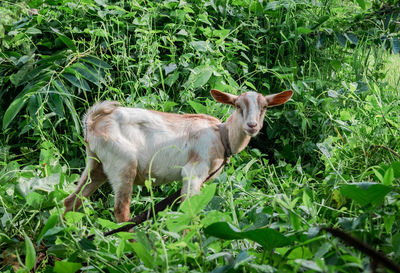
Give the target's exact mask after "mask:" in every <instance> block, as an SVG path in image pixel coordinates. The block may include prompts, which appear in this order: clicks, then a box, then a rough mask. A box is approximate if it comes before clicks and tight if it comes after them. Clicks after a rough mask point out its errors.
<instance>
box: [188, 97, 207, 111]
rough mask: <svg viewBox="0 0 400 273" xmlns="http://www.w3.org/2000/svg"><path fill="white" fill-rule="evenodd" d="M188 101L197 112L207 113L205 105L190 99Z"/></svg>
mask: <svg viewBox="0 0 400 273" xmlns="http://www.w3.org/2000/svg"><path fill="white" fill-rule="evenodd" d="M188 103H189V104H190V106H192V108H193V109H194V111H195V112H196V113H197V114H207V107H205V106H204V105H203V104H201V103H198V102H195V101H192V100H190V101H188Z"/></svg>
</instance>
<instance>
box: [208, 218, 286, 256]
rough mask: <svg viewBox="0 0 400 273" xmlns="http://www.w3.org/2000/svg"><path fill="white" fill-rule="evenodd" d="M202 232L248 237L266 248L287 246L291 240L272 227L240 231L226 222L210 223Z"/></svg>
mask: <svg viewBox="0 0 400 273" xmlns="http://www.w3.org/2000/svg"><path fill="white" fill-rule="evenodd" d="M204 232H205V233H206V234H207V235H209V236H214V237H217V238H221V239H225V240H237V239H250V240H253V241H255V242H257V243H259V244H260V245H262V247H263V248H264V249H267V250H272V249H274V248H277V247H283V246H287V245H289V244H290V243H291V242H292V240H291V239H289V238H287V237H286V236H284V235H283V234H281V233H280V232H278V231H276V230H274V229H270V228H259V229H253V230H249V231H240V230H238V229H237V228H236V227H234V226H232V225H231V224H229V223H226V222H218V223H214V224H211V225H209V226H208V227H206V228H205V229H204Z"/></svg>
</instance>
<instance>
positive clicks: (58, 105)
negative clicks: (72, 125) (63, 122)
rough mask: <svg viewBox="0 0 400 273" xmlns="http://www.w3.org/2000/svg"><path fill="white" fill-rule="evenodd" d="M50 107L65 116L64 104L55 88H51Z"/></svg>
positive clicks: (59, 114)
mask: <svg viewBox="0 0 400 273" xmlns="http://www.w3.org/2000/svg"><path fill="white" fill-rule="evenodd" d="M48 102H49V106H50V109H51V110H52V111H53V112H54V113H56V114H57V115H58V116H60V117H64V106H63V101H62V99H61V96H60V95H59V94H57V91H56V90H54V89H50V90H49V101H48Z"/></svg>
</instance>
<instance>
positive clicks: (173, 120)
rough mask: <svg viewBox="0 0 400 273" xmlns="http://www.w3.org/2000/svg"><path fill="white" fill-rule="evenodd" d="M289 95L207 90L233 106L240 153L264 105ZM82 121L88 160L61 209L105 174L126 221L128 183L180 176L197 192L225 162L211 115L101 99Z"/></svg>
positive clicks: (75, 204)
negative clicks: (237, 93)
mask: <svg viewBox="0 0 400 273" xmlns="http://www.w3.org/2000/svg"><path fill="white" fill-rule="evenodd" d="M292 94H293V92H292V91H291V90H288V91H284V92H281V93H278V94H272V95H268V96H263V95H261V94H259V93H256V92H246V93H243V94H241V95H239V96H236V95H232V94H228V93H224V92H221V91H218V90H211V95H212V96H213V97H214V99H215V100H217V101H219V102H221V103H225V104H229V105H232V106H234V107H235V108H236V109H235V111H233V113H232V114H231V116H230V117H229V118H228V119H227V121H226V123H225V128H226V129H227V135H228V145H229V147H230V150H231V152H232V153H233V154H234V153H239V152H240V151H242V150H243V149H244V148H245V147H246V146H247V145H248V143H249V141H250V138H251V137H254V136H255V135H257V133H258V132H259V131H260V129H261V128H262V125H263V121H264V116H265V112H266V110H267V108H268V107H272V106H277V105H280V104H283V103H285V102H287V101H288V100H289V99H290V97H291V96H292ZM83 123H84V129H85V141H86V143H87V145H86V156H87V165H86V168H85V170H84V171H83V174H82V175H81V177H80V179H79V182H78V186H77V188H76V190H75V192H74V193H72V194H71V195H70V196H68V197H67V198H66V199H65V201H64V205H65V213H66V212H68V211H72V210H77V209H78V208H79V206H80V205H81V204H82V200H81V197H82V196H83V197H88V196H90V195H91V194H92V193H93V192H94V191H95V190H97V189H98V188H99V187H100V186H101V185H102V184H103V183H104V182H105V181H106V180H107V179H108V180H109V182H110V184H111V186H112V188H113V191H114V193H115V205H114V214H115V217H116V219H117V221H118V222H125V221H128V220H129V219H130V201H131V194H132V186H133V185H134V184H136V185H143V184H144V182H145V180H146V179H147V178H148V177H149V172H150V176H151V177H152V178H155V183H154V185H160V184H164V183H169V182H172V181H177V180H182V182H183V186H182V191H181V194H182V196H183V198H185V197H188V196H192V195H194V194H198V193H199V192H200V187H201V185H202V183H203V182H205V181H204V180H205V179H206V178H207V177H208V176H209V174H212V173H213V172H214V171H215V170H216V169H218V167H220V165H221V164H222V163H223V161H224V153H225V149H224V145H223V142H222V140H221V133H220V130H219V126H220V124H221V121H220V120H218V119H216V118H214V117H211V116H207V115H198V114H184V115H180V114H172V113H164V112H157V111H152V110H146V109H139V108H127V107H122V106H120V105H119V103H118V102H113V101H104V102H100V103H97V104H95V105H94V106H93V107H91V108H90V109H89V111H88V112H87V114H86V116H85V117H84V120H83ZM151 162H152V163H151ZM150 165H151V170H150ZM220 172H221V170H219V171H218V172H217V173H215V174H214V176H213V177H215V176H217V175H218V174H219V173H220ZM213 177H210V178H209V179H212V178H213ZM88 178H90V179H88Z"/></svg>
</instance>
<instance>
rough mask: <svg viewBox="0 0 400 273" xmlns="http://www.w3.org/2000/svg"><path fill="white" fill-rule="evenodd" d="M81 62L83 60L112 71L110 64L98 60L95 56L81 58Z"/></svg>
mask: <svg viewBox="0 0 400 273" xmlns="http://www.w3.org/2000/svg"><path fill="white" fill-rule="evenodd" d="M80 60H83V61H85V62H88V63H91V64H93V65H95V66H97V67H100V68H103V69H111V68H112V66H110V65H109V64H108V63H106V62H105V61H102V60H100V59H99V58H96V57H94V56H86V57H82V58H80Z"/></svg>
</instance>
